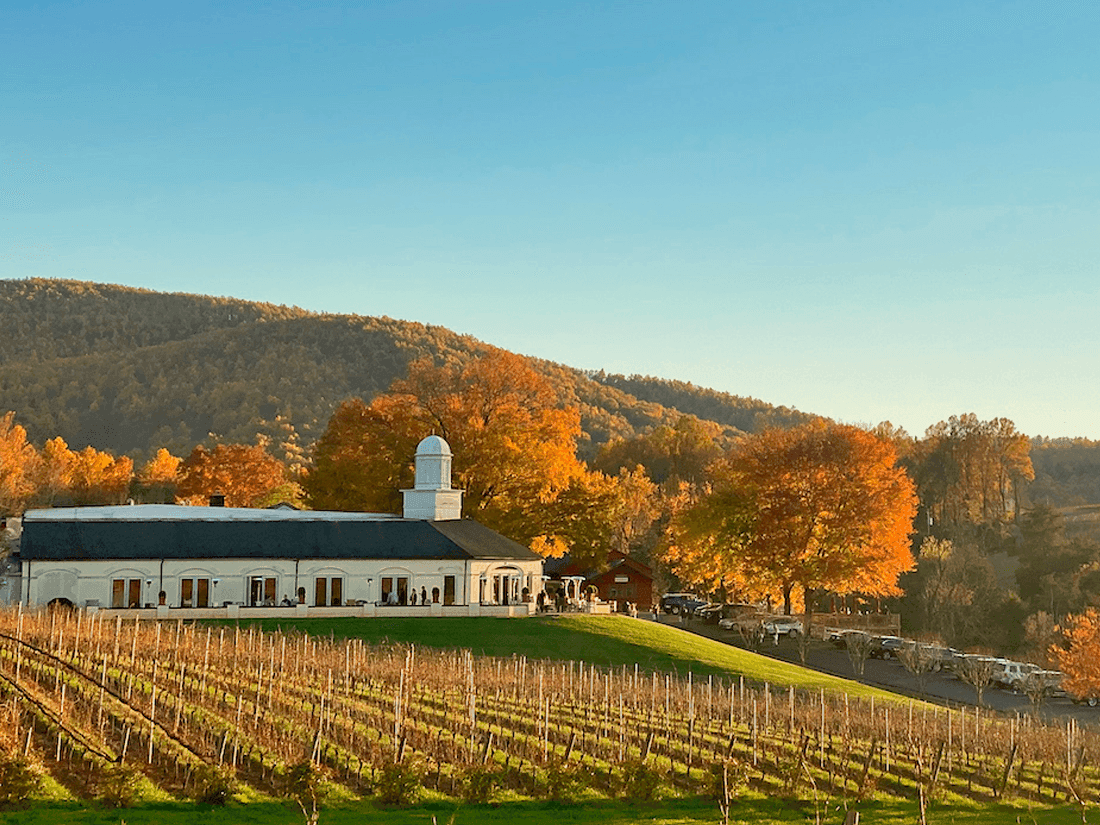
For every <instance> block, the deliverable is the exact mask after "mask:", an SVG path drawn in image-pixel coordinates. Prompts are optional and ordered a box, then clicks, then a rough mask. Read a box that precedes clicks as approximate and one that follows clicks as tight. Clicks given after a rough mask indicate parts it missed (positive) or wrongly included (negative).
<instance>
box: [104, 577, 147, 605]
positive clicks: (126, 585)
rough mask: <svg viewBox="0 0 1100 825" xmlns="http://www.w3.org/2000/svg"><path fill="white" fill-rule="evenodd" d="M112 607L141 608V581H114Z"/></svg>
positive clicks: (112, 583) (112, 585) (112, 584)
mask: <svg viewBox="0 0 1100 825" xmlns="http://www.w3.org/2000/svg"><path fill="white" fill-rule="evenodd" d="M111 607H141V579H113V580H112V581H111Z"/></svg>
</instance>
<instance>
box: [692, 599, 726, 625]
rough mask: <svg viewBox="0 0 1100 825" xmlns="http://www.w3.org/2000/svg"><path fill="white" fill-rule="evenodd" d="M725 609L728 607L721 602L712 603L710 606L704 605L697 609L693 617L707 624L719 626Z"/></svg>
mask: <svg viewBox="0 0 1100 825" xmlns="http://www.w3.org/2000/svg"><path fill="white" fill-rule="evenodd" d="M725 609H726V606H725V605H724V604H722V603H721V602H711V603H710V604H704V605H703V606H702V607H697V608H695V612H694V613H693V614H692V615H693V616H695V618H696V619H699V620H701V621H703V622H706V623H707V624H718V622H719V620H721V618H722V614H723V612H724V611H725Z"/></svg>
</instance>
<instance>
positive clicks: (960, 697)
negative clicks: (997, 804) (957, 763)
mask: <svg viewBox="0 0 1100 825" xmlns="http://www.w3.org/2000/svg"><path fill="white" fill-rule="evenodd" d="M660 621H662V622H664V623H665V624H671V625H675V626H677V627H681V628H683V629H684V630H689V631H691V632H693V633H698V634H700V635H703V636H708V637H710V638H712V639H716V640H718V641H721V642H724V643H726V644H731V645H735V646H737V647H744V645H743V644H741V639H740V636H739V635H738V634H737V633H735V632H732V631H726V630H720V629H719V628H718V627H717V626H716V625H706V624H703V623H702V622H697V621H685V622H684V623H682V624H681V623H680V622H679V621H678V620H676V619H675V618H674V617H661V619H660ZM746 649H748V650H753V649H754V648H752V647H748V648H746ZM755 650H756V652H757V653H761V654H763V655H765V656H771V657H772V658H775V659H782V660H783V661H787V662H793V663H795V664H801V662H800V661H799V656H798V642H797V641H794V640H792V639H787V638H781V639H780V640H779V645H778V646H776V645H773V644H772V643H771V642H770V641H769V642H767V643H765V644H764V645H761V646H760V647H759V648H755ZM806 666H807V667H811V668H813V669H814V670H819V671H821V672H822V673H830V674H832V675H834V676H841V677H843V678H845V679H856V680H857V681H860V682H863V683H864V684H868V685H875V686H877V687H882V688H886V689H888V690H892V691H897V692H898V693H904V694H906V695H908V696H913V697H916V698H925V699H928V700H930V701H933V702H937V703H939V704H944V705H971V706H973V705H974V704H975V695H974V688H972V687H970V685H968V684H966V683H965V682H963V681H961V680H959V679H957V678H956V677H955V676H954V674H952V673H949V672H941V673H927V674H925V676H924V685H923V687H924V692H923V694H922V693H921V692H920V691H919V690H918V688H919V685H918V681H917V677H916V676H914V675H913V674H911V673H910V672H909V671H907V670H906V669H905V667H904V666H903V665H902V664H901V663H900V662H898V661H897V660H895V659H886V660H882V659H868V660H867V664H866V667H865V668H864V672H863V677H862V678H857V677H856V675H855V672H854V671H853V669H852V663H851V662H850V661H849V659H848V652H847V651H846V650H843V649H840V648H837V647H835V646H833V645H832V644H827V643H825V642H811V643H810V646H809V649H808V650H807V653H806ZM983 698H984V702H985V706H986V707H987V708H992V709H994V710H999V711H1002V712H1004V713H1010V714H1011V713H1019V714H1021V715H1023V714H1028V713H1031V712H1032V710H1033V708H1032V705H1031V702H1030V701H1029V700H1028V698H1027V697H1026V696H1022V695H1018V694H1015V693H1012V691H1009V690H1000V689H995V688H992V687H990V688H988V689H986V692H985V696H984V697H983ZM1040 712H1041V713H1042V715H1043V716H1044V717H1047V718H1051V719H1054V718H1067V719H1068V718H1069V717H1071V716H1072V717H1074V718H1075V719H1077V720H1078V721H1079V722H1081V723H1083V724H1091V725H1097V724H1100V707H1096V708H1090V707H1088V706H1087V705H1075V704H1073V702H1072V701H1070V700H1069V699H1066V698H1056V697H1052V698H1048V699H1045V700H1044V701H1043V704H1042V706H1041V708H1040Z"/></svg>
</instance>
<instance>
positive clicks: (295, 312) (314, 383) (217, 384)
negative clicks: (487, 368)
mask: <svg viewBox="0 0 1100 825" xmlns="http://www.w3.org/2000/svg"><path fill="white" fill-rule="evenodd" d="M0 328H3V329H4V331H5V335H3V336H0V397H2V398H3V399H4V400H3V410H0V412H3V411H6V410H8V409H11V410H14V411H15V412H16V415H17V417H18V420H19V422H20V423H21V424H22V425H23V426H25V427H26V428H27V430H28V432H29V434H30V436H31V438H32V440H34V441H35V442H36V443H39V444H40V443H42V442H43V441H44V440H45V439H47V438H52V437H54V436H57V435H60V436H61V437H62V438H64V439H65V440H66V442H68V443H69V445H70V446H71V447H73V448H76V449H82V448H83V447H84V446H86V445H89V444H90V445H92V446H94V447H96V448H97V449H101V450H109V451H111V452H114V453H116V454H117V453H125V454H129V455H134V456H136V457H139V458H140V457H144V456H147V455H148V454H150V453H151V452H152V451H154V450H155V449H156V448H158V447H167V448H168V449H170V450H172V451H173V452H175V453H176V454H180V453H186V452H188V451H190V449H191V448H192V447H193V446H194V445H195V444H196V443H199V442H201V441H204V440H206V439H207V438H208V435H209V433H212V432H213V433H217V434H218V435H219V436H221V437H222V438H224V439H226V440H228V441H234V442H246V443H251V442H252V441H253V440H254V439H255V437H256V435H257V433H263V434H265V435H269V436H272V437H273V438H274V439H275V440H276V441H282V440H284V439H285V438H286V437H287V434H288V432H291V431H292V432H293V433H296V434H297V437H298V438H299V439H300V442H301V444H302V445H303V446H308V445H309V444H311V443H312V442H313V441H314V440H315V439H316V438H317V437H318V436H319V435H320V433H321V432H322V431H323V430H324V427H325V426H326V424H327V422H328V419H329V417H330V416H331V414H332V411H333V410H334V409H335V407H336V405H337V404H339V403H340V402H341V401H343V400H345V399H347V398H351V397H355V396H359V397H362V398H364V399H368V400H369V399H370V398H372V397H373V396H374V395H376V394H377V393H379V392H382V391H384V390H385V389H387V388H388V387H389V385H390V383H391V382H392V381H393V380H394V379H395V378H398V377H401V376H403V375H404V374H405V372H406V369H407V366H408V363H409V362H410V361H411V360H413V359H415V358H419V357H423V356H431V357H433V358H435V359H436V360H439V361H447V360H450V361H458V362H462V361H464V360H467V359H469V358H472V357H475V356H476V355H477V354H478V353H480V352H482V351H484V350H485V349H486V347H487V346H488V345H487V344H486V343H484V342H481V341H478V340H476V339H474V338H471V337H470V336H464V335H460V334H458V333H455V332H452V331H451V330H448V329H445V328H442V327H437V326H431V325H425V324H419V323H415V322H410V321H399V320H394V319H392V318H385V317H382V318H376V317H368V316H358V315H327V314H319V313H312V312H307V311H306V310H302V309H299V308H297V307H285V306H276V305H273V304H266V303H257V302H250V301H240V300H236V299H232V298H215V297H211V296H205V295H186V294H180V293H171V294H168V293H158V292H151V291H149V290H140V289H132V288H129V287H122V286H111V285H104V284H94V283H86V282H81V281H62V280H40V279H30V280H17V281H13V280H9V281H0ZM533 363H534V364H535V366H536V368H537V369H539V370H540V371H542V372H543V373H544V374H546V375H547V376H548V377H549V378H550V380H551V381H552V382H553V384H554V385H555V387H556V388H557V389H558V392H559V395H560V397H561V400H562V402H563V403H569V404H574V405H576V406H577V407H578V408H579V409H580V411H581V416H582V427H583V430H584V433H585V438H584V441H583V443H582V444H581V447H580V450H581V452H582V454H583V455H584V456H585V457H587V456H589V455H591V454H593V453H594V451H595V448H596V447H597V446H598V445H599V444H602V443H603V442H605V441H607V440H608V439H611V438H615V437H630V436H633V435H635V434H637V433H639V432H644V431H646V430H648V429H650V428H652V427H654V426H656V425H659V424H666V423H672V422H674V421H675V420H676V419H677V418H678V417H679V416H680V414H681V413H684V412H688V413H692V414H695V415H698V416H700V417H712V418H713V420H715V421H718V422H719V423H720V424H722V425H723V427H725V428H726V430H727V432H728V433H729V434H731V435H735V434H736V433H738V432H740V431H746V430H752V429H755V428H758V427H759V426H763V425H764V424H765V423H780V424H783V423H787V424H790V423H795V422H798V421H801V420H803V419H805V418H806V416H804V415H803V414H802V413H799V412H797V411H795V410H788V409H785V408H775V407H772V406H771V405H769V404H766V403H764V402H762V401H758V400H756V399H751V398H739V397H737V396H732V395H727V394H724V393H716V392H714V391H712V390H706V389H702V388H698V387H693V386H692V385H690V384H684V383H682V382H674V381H665V380H662V379H655V378H642V377H638V376H634V377H631V378H626V377H624V376H615V375H606V374H604V373H602V372H596V373H592V372H584V371H581V370H578V369H575V368H572V367H569V366H565V365H561V364H555V363H551V362H547V361H533ZM288 428H292V430H291V429H288Z"/></svg>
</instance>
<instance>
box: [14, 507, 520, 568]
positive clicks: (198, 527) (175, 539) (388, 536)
mask: <svg viewBox="0 0 1100 825" xmlns="http://www.w3.org/2000/svg"><path fill="white" fill-rule="evenodd" d="M20 550H21V553H20V555H21V556H22V558H23V559H24V560H28V561H33V560H37V559H51V560H70V559H71V560H78V559H80V560H84V559H210V558H283V559H305V558H317V559H461V560H465V559H509V560H515V561H531V560H535V559H538V558H539V556H538V555H537V554H535V553H534V552H532V551H531V550H529V549H528V548H526V547H524V546H523V545H521V544H518V543H516V542H514V541H512V540H511V539H508V538H505V537H504V536H502V535H500V534H499V533H496V532H494V531H493V530H490V529H489V528H488V527H485V526H484V525H482V524H478V523H477V522H476V521H470V520H468V519H463V520H456V521H416V520H404V519H389V520H377V521H372V520H363V521H354V520H348V519H337V518H333V519H331V520H326V519H325V518H324V517H323V516H322V515H320V514H319V517H318V518H316V519H308V520H306V519H301V518H299V519H293V520H286V521H282V520H270V521H231V520H226V521H205V520H165V521H157V520H149V519H134V520H132V521H128V520H124V519H111V520H107V519H98V520H97V519H92V520H84V519H79V518H72V519H64V518H56V517H54V518H51V519H44V520H41V521H34V520H24V522H23V542H22V547H21V548H20Z"/></svg>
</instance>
